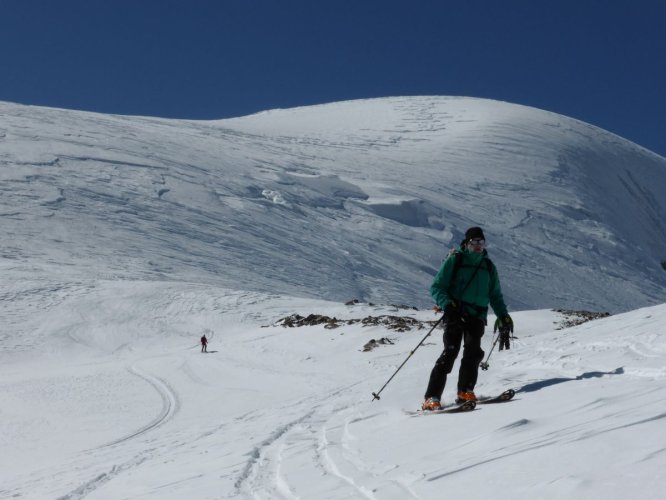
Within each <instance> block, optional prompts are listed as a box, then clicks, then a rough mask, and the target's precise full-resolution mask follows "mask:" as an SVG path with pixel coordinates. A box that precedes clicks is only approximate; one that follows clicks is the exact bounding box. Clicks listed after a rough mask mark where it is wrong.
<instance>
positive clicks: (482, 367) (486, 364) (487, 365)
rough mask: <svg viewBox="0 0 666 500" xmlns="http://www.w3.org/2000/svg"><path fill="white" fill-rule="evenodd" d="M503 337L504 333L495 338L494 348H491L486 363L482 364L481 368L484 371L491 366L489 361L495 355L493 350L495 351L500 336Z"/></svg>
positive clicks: (499, 333)
mask: <svg viewBox="0 0 666 500" xmlns="http://www.w3.org/2000/svg"><path fill="white" fill-rule="evenodd" d="M501 335H502V332H501V331H500V332H497V337H495V342H493V346H492V347H491V348H490V352H489V353H488V357H487V358H486V360H485V361H484V362H482V363H481V364H480V365H479V366H480V367H481V369H482V370H487V369H488V368H489V367H490V365H489V364H488V360H489V359H490V355H491V354H492V353H493V349H495V344H497V341H498V340H499V338H500V336H501Z"/></svg>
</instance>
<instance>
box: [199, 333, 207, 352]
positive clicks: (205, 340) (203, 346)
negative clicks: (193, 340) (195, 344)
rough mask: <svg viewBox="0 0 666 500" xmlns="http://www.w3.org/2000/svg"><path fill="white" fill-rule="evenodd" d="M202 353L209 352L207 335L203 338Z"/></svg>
mask: <svg viewBox="0 0 666 500" xmlns="http://www.w3.org/2000/svg"><path fill="white" fill-rule="evenodd" d="M201 352H208V339H207V338H206V334H205V333H204V334H203V335H202V336H201Z"/></svg>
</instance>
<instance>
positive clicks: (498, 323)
mask: <svg viewBox="0 0 666 500" xmlns="http://www.w3.org/2000/svg"><path fill="white" fill-rule="evenodd" d="M497 330H499V331H500V333H502V332H507V333H513V320H512V319H511V316H509V315H508V314H507V315H506V316H502V317H501V318H497V319H496V320H495V327H494V328H493V333H494V332H496V331H497Z"/></svg>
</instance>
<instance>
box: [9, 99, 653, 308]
mask: <svg viewBox="0 0 666 500" xmlns="http://www.w3.org/2000/svg"><path fill="white" fill-rule="evenodd" d="M0 166H1V169H0V172H1V176H2V177H0V186H1V189H2V191H0V194H1V195H0V221H1V223H2V228H3V231H4V232H5V234H6V235H7V238H6V239H4V240H3V242H2V249H1V250H2V253H1V255H2V257H3V259H2V264H1V265H2V268H3V270H9V271H12V270H21V269H24V268H27V269H35V268H36V269H39V270H41V271H43V273H44V274H45V275H47V276H53V275H54V274H59V273H62V274H63V275H66V276H70V277H71V276H77V277H79V278H82V279H83V278H91V277H93V278H102V279H115V278H130V279H136V278H140V279H147V280H153V279H158V280H176V281H180V280H184V281H193V282H203V283H211V284H217V285H220V286H224V287H226V288H233V289H237V290H253V291H263V292H269V293H270V292H274V291H279V292H281V293H288V294H290V295H294V296H301V297H313V296H314V297H318V298H323V299H332V300H345V301H346V300H349V299H352V298H358V299H362V300H368V301H374V302H383V303H402V304H413V305H417V306H427V305H428V304H429V298H428V294H427V289H428V287H429V284H430V280H431V279H432V276H433V274H434V273H435V272H436V269H437V268H438V267H439V263H440V260H441V258H442V256H443V255H444V253H445V251H446V249H447V248H449V247H451V246H455V245H457V243H458V242H459V240H460V238H461V236H462V234H463V233H464V231H465V229H466V228H467V227H469V226H471V225H477V224H479V225H482V226H483V227H484V228H485V229H486V233H487V238H488V241H489V251H490V253H491V256H492V257H493V259H494V260H495V261H496V263H497V265H498V268H499V270H500V272H501V276H502V277H504V278H505V279H504V280H503V281H504V288H505V291H506V296H507V300H508V301H509V303H510V305H511V306H512V307H513V308H514V309H517V308H519V309H532V308H543V307H554V306H556V307H570V308H578V309H583V308H586V309H593V310H607V311H611V312H617V311H625V310H629V309H632V308H635V307H640V306H644V305H648V304H658V303H661V302H663V301H664V297H665V295H664V287H665V286H666V272H664V270H663V269H662V268H661V265H660V263H661V261H663V260H666V236H665V234H666V231H665V230H664V229H665V228H664V220H666V201H665V198H664V196H663V195H662V194H661V193H664V192H666V160H665V159H664V158H661V157H659V156H657V155H655V154H653V153H650V152H649V151H646V150H644V149H642V148H639V147H638V146H636V145H634V144H632V143H630V142H628V141H626V140H624V139H621V138H619V137H617V136H614V135H612V134H610V133H608V132H605V131H603V130H600V129H598V128H595V127H593V126H590V125H588V124H585V123H582V122H579V121H576V120H573V119H570V118H567V117H564V116H560V115H556V114H553V113H547V112H544V111H540V110H537V109H533V108H527V107H523V106H518V105H513V104H508V103H502V102H496V101H488V100H480V99H469V98H446V97H410V98H391V99H375V100H367V101H351V102H342V103H333V104H327V105H322V106H313V107H307V108H297V109H290V110H276V111H270V112H266V113H260V114H258V115H252V116H248V117H243V118H237V119H231V120H221V121H213V122H193V121H182V120H161V119H152V118H140V117H122V116H109V115H98V114H92V113H82V112H76V111H65V110H56V109H47V108H35V107H27V106H20V105H14V104H8V103H0ZM24 242H25V244H23V243H24ZM534 290H538V293H534Z"/></svg>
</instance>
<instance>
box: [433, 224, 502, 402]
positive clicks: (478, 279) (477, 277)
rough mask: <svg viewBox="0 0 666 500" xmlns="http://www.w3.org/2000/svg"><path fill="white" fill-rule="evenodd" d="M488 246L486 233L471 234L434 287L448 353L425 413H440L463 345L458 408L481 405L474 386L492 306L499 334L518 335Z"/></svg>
mask: <svg viewBox="0 0 666 500" xmlns="http://www.w3.org/2000/svg"><path fill="white" fill-rule="evenodd" d="M485 245H486V241H485V236H484V235H483V230H482V229H481V228H480V227H471V228H469V229H468V230H467V231H466V232H465V239H464V240H463V241H462V242H461V244H460V248H459V249H458V250H456V251H455V252H453V253H451V254H449V256H448V257H447V258H446V260H445V261H444V263H443V264H442V267H441V269H440V270H439V272H438V273H437V275H436V276H435V279H434V280H433V283H432V286H431V287H430V293H431V295H432V297H433V299H435V302H436V304H437V306H438V307H439V308H440V309H441V310H443V311H444V351H443V352H442V354H441V355H440V356H439V358H438V359H437V361H436V362H435V366H434V367H433V369H432V372H431V373H430V380H429V382H428V388H427V389H426V393H425V401H424V402H423V404H422V405H421V408H422V409H423V410H437V409H439V408H441V403H440V400H441V397H442V393H443V392H444V386H445V385H446V376H447V375H448V374H449V373H451V370H452V369H453V364H454V362H455V360H456V358H457V357H458V352H459V351H460V345H461V343H463V344H464V347H463V355H462V360H461V362H460V371H459V373H458V398H457V400H456V402H457V403H462V402H464V401H470V400H471V401H476V396H475V394H474V386H475V385H476V380H477V377H478V374H479V364H480V363H481V361H483V355H484V352H483V350H482V349H481V337H482V336H483V331H484V328H485V325H486V323H487V319H486V317H487V313H488V304H489V303H490V305H491V306H492V308H493V311H494V312H495V314H496V315H497V321H496V322H495V326H496V327H497V328H499V330H500V332H504V331H506V332H507V334H508V332H509V331H511V332H512V331H513V321H512V320H511V316H509V314H508V312H507V308H506V305H505V304H504V298H503V297H502V289H501V287H500V282H499V277H498V275H497V269H495V266H494V264H493V263H492V262H491V261H490V259H489V258H488V252H487V251H486V249H485Z"/></svg>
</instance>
